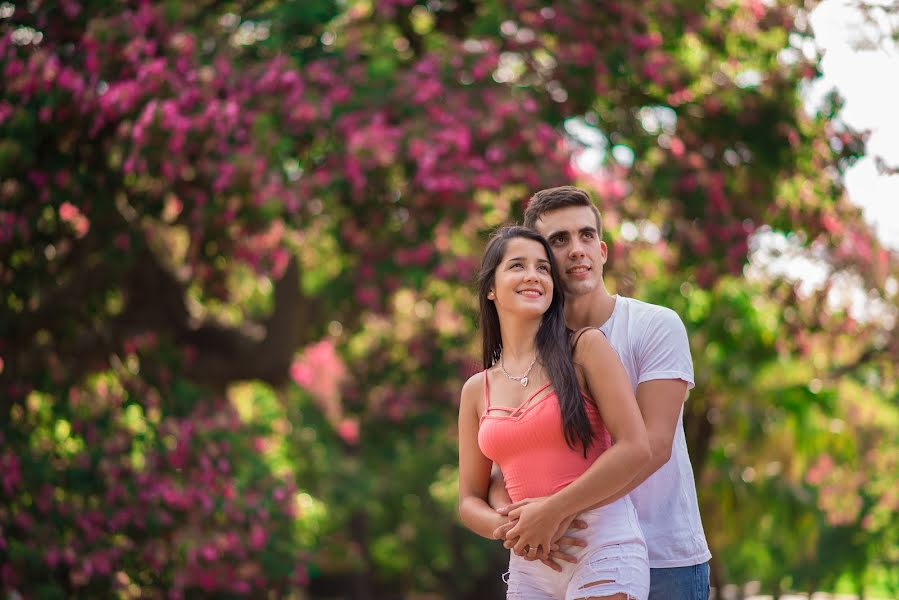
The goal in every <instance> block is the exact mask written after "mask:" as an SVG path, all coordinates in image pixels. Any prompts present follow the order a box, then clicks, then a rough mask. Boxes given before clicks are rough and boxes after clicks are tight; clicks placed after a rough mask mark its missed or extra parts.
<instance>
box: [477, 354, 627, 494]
mask: <svg viewBox="0 0 899 600" xmlns="http://www.w3.org/2000/svg"><path fill="white" fill-rule="evenodd" d="M549 385H550V384H549V383H547V384H546V385H544V386H543V387H541V388H540V389H539V390H537V391H536V392H534V394H533V395H531V396H530V397H529V398H528V399H527V400H525V401H524V402H522V403H521V405H520V406H518V407H491V406H490V384H489V382H488V379H487V371H486V370H485V371H484V403H485V409H484V414H483V415H481V421H480V426H479V428H478V446H479V447H480V449H481V452H483V453H484V456H486V457H487V458H489V459H490V460H492V461H493V462H495V463H496V464H498V465H499V467H500V469H502V472H503V477H504V478H505V480H506V489H507V490H508V491H509V496H510V497H511V498H512V501H513V502H518V501H519V500H523V499H525V498H537V497H539V496H549V495H551V494H553V493H555V492H557V491H559V490H560V489H562V488H564V487H565V486H566V485H568V484H569V483H571V482H572V481H574V480H575V479H577V478H578V477H579V476H580V475H581V473H583V472H584V471H586V470H587V468H588V467H589V466H590V465H591V464H593V461H595V460H596V459H597V457H599V455H600V454H602V453H603V452H605V451H606V450H607V449H608V448H609V447H610V446H611V445H612V438H611V435H609V430H608V429H606V426H605V424H604V423H603V421H602V417H600V415H599V409H597V408H596V405H595V404H594V403H593V402H592V401H591V400H590V399H589V398H588V397H587V396H585V395H584V406H585V408H586V409H587V418H588V419H589V420H590V428H591V429H592V430H593V443H592V444H591V445H590V447H589V448H588V449H587V456H586V457H585V456H584V451H583V448H582V447H581V446H580V444H577V445H575V449H572V448H571V447H570V446H569V445H568V443H567V442H566V441H565V434H564V432H563V431H562V412H561V409H560V408H559V399H558V397H557V396H556V392H555V390H550V391H549V392H548V393H546V394H544V395H543V396H542V397H540V398H537V397H538V396H539V395H540V394H541V392H543V391H545V390H546V389H547V388H548V387H549ZM582 395H583V394H582ZM491 410H492V411H494V414H491ZM499 410H508V411H509V413H508V414H496V411H499Z"/></svg>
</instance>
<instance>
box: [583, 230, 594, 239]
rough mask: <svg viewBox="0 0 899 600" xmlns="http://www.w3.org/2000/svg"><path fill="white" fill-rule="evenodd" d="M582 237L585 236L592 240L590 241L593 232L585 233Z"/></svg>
mask: <svg viewBox="0 0 899 600" xmlns="http://www.w3.org/2000/svg"><path fill="white" fill-rule="evenodd" d="M584 236H586V237H588V238H590V239H591V240H592V239H593V232H592V231H588V232H587V233H585V234H584Z"/></svg>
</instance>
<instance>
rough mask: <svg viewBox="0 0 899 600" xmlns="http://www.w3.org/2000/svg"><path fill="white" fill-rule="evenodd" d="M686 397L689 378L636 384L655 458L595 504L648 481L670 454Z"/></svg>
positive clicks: (609, 502)
mask: <svg viewBox="0 0 899 600" xmlns="http://www.w3.org/2000/svg"><path fill="white" fill-rule="evenodd" d="M686 397H687V382H686V381H683V380H682V379H653V380H651V381H644V382H643V383H641V384H640V385H638V386H637V406H639V407H640V413H641V414H642V415H643V422H644V423H645V424H646V433H647V435H648V436H649V446H650V448H652V459H650V461H649V463H648V464H647V465H646V466H645V467H644V468H643V470H642V471H640V472H639V473H637V475H636V476H634V478H633V479H631V482H630V483H629V484H628V485H627V486H626V487H625V488H624V489H622V490H621V491H620V492H618V493H617V494H615V495H614V496H612V497H611V498H609V499H607V500H606V501H605V502H602V503H601V504H597V505H596V506H594V507H593V508H597V507H599V506H605V505H607V504H611V503H612V502H614V501H615V500H618V499H619V498H622V497H624V495H625V494H628V493H630V492H631V490H633V489H634V488H636V487H637V486H638V485H640V484H641V483H643V482H644V481H646V480H647V479H648V478H649V476H650V475H652V474H653V473H655V472H656V471H658V470H659V469H660V468H661V467H662V466H663V465H664V464H665V463H667V462H668V460H669V459H670V458H671V450H672V447H673V445H674V432H675V431H676V430H677V419H678V417H680V410H681V406H683V404H684V399H685V398H686Z"/></svg>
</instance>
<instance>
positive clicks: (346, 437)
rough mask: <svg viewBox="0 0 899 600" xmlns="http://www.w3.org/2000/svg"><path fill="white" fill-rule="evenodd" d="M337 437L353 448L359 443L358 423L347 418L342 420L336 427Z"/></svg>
mask: <svg viewBox="0 0 899 600" xmlns="http://www.w3.org/2000/svg"><path fill="white" fill-rule="evenodd" d="M337 435H339V436H340V438H341V439H342V440H343V441H344V442H346V443H347V444H349V445H350V446H355V445H356V444H358V443H359V421H358V420H356V419H349V418H347V419H344V420H343V421H341V422H340V424H339V425H338V426H337Z"/></svg>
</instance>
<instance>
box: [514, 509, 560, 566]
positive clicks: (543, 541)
mask: <svg viewBox="0 0 899 600" xmlns="http://www.w3.org/2000/svg"><path fill="white" fill-rule="evenodd" d="M520 504H521V506H518V507H516V508H512V509H510V510H508V516H509V518H510V519H512V520H515V521H517V523H516V524H515V525H514V526H513V527H512V528H511V529H509V530H508V531H507V532H506V539H514V538H518V539H517V541H516V542H515V545H514V546H513V547H512V551H513V552H515V554H518V555H519V556H523V555H525V554H527V557H528V558H531V559H534V558H538V557H539V556H540V555H541V554H542V555H543V556H544V557H545V556H548V555H549V553H550V552H551V551H552V549H553V541H554V540H555V539H556V538H557V537H558V532H559V529H560V527H561V526H562V525H563V524H565V522H566V521H568V518H567V515H564V514H561V513H560V512H559V511H558V510H557V509H556V508H555V507H554V505H553V503H552V501H551V499H549V498H540V499H535V500H531V501H529V502H527V503H524V502H522V503H520ZM556 548H558V546H556ZM541 550H542V553H541Z"/></svg>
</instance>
